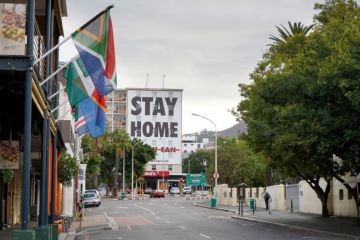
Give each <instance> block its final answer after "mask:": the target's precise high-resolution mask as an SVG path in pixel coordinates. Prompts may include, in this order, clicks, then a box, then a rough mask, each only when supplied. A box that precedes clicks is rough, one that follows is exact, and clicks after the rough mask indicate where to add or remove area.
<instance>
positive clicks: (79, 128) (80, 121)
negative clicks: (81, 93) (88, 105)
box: [75, 107, 89, 137]
mask: <svg viewBox="0 0 360 240" xmlns="http://www.w3.org/2000/svg"><path fill="white" fill-rule="evenodd" d="M75 132H76V133H77V135H78V136H79V137H81V136H82V135H84V134H85V133H87V132H89V129H88V127H87V125H86V119H85V117H84V114H83V113H82V111H81V110H80V109H79V108H78V107H77V109H76V113H75Z"/></svg>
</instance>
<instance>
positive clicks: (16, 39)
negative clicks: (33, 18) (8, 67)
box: [0, 3, 26, 55]
mask: <svg viewBox="0 0 360 240" xmlns="http://www.w3.org/2000/svg"><path fill="white" fill-rule="evenodd" d="M25 26H26V4H13V3H0V55H24V54H25V38H26V35H25Z"/></svg>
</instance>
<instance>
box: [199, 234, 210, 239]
mask: <svg viewBox="0 0 360 240" xmlns="http://www.w3.org/2000/svg"><path fill="white" fill-rule="evenodd" d="M200 236H202V237H204V238H207V239H209V238H211V237H209V236H206V235H205V234H202V233H200Z"/></svg>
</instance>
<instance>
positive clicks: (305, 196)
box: [299, 179, 331, 214]
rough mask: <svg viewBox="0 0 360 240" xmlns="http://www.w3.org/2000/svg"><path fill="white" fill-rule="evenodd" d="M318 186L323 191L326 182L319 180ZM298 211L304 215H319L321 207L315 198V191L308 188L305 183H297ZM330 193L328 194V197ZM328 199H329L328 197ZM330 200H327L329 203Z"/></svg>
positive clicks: (318, 200)
mask: <svg viewBox="0 0 360 240" xmlns="http://www.w3.org/2000/svg"><path fill="white" fill-rule="evenodd" d="M320 186H321V188H322V189H325V187H326V182H325V181H324V180H323V179H321V180H320ZM299 191H300V196H299V211H300V212H305V213H315V214H321V210H322V206H321V201H320V199H319V198H318V197H317V195H316V193H315V191H314V190H313V189H312V188H311V187H310V186H309V184H308V183H307V182H306V181H300V182H299ZM330 194H331V193H329V195H330ZM329 198H330V197H329ZM330 201H331V199H329V202H330Z"/></svg>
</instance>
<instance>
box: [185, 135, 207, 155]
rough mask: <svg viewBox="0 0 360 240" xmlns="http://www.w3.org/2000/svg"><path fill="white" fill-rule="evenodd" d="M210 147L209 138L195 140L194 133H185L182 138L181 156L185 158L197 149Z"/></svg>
mask: <svg viewBox="0 0 360 240" xmlns="http://www.w3.org/2000/svg"><path fill="white" fill-rule="evenodd" d="M209 147H210V144H209V139H208V138H202V141H197V137H196V135H194V134H186V135H184V136H183V138H182V150H183V151H182V153H183V155H182V158H183V159H184V158H187V157H188V156H189V155H190V154H192V153H195V152H196V151H198V150H204V149H207V148H209Z"/></svg>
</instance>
